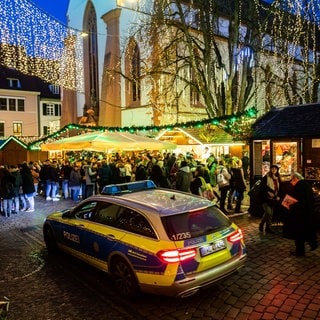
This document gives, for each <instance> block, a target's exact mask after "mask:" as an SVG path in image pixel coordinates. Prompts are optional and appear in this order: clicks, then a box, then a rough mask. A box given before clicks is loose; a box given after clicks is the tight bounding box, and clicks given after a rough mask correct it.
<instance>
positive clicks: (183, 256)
mask: <svg viewBox="0 0 320 320" xmlns="http://www.w3.org/2000/svg"><path fill="white" fill-rule="evenodd" d="M196 254H197V251H196V249H194V248H193V249H176V250H161V251H159V252H158V253H157V256H158V257H159V258H160V259H161V260H162V261H163V262H165V263H176V262H182V261H186V260H190V259H192V258H194V257H195V255H196Z"/></svg>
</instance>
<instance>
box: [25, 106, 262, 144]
mask: <svg viewBox="0 0 320 320" xmlns="http://www.w3.org/2000/svg"><path fill="white" fill-rule="evenodd" d="M256 116H257V110H256V108H255V107H253V108H251V109H249V110H246V111H245V112H243V113H240V112H239V113H236V114H233V115H229V116H221V117H215V118H213V119H203V120H200V121H189V122H184V123H175V124H171V125H163V126H137V127H135V126H132V127H104V126H86V125H80V124H75V123H71V124H68V125H66V126H64V127H63V128H62V129H60V130H58V131H56V132H54V133H52V134H50V135H47V136H45V137H43V138H41V139H39V140H36V141H34V142H32V143H30V144H29V145H28V149H29V150H40V149H41V147H40V145H41V144H43V143H46V142H48V141H54V140H57V138H58V137H60V136H61V135H63V134H64V133H66V132H68V131H70V130H73V129H76V130H83V131H91V132H92V131H101V132H104V131H110V132H130V133H136V132H139V131H154V132H159V131H161V130H172V129H173V128H177V127H179V128H182V129H187V128H202V127H203V126H205V125H208V124H212V125H216V126H220V127H222V128H223V129H224V130H225V131H226V132H229V133H231V134H234V135H236V136H241V135H242V134H243V133H242V132H241V130H240V129H239V128H235V127H234V125H235V124H239V123H240V120H241V119H242V120H246V119H251V120H253V119H255V118H256Z"/></svg>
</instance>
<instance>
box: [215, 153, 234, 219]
mask: <svg viewBox="0 0 320 320" xmlns="http://www.w3.org/2000/svg"><path fill="white" fill-rule="evenodd" d="M216 174H217V184H218V187H219V191H220V201H219V202H220V203H219V206H220V210H221V211H222V212H223V213H225V214H227V213H228V211H227V210H226V207H225V205H226V198H227V194H228V191H229V189H230V180H231V174H230V172H229V171H228V169H227V167H226V166H225V164H224V160H222V159H221V160H219V165H218V167H217V171H216Z"/></svg>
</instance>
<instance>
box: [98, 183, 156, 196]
mask: <svg viewBox="0 0 320 320" xmlns="http://www.w3.org/2000/svg"><path fill="white" fill-rule="evenodd" d="M155 188H156V185H155V184H154V182H153V181H152V180H141V181H134V182H129V183H120V184H109V185H107V186H105V187H104V188H103V190H102V194H107V195H116V194H121V193H128V192H135V191H141V190H148V189H155Z"/></svg>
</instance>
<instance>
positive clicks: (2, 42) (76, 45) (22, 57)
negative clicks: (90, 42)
mask: <svg viewBox="0 0 320 320" xmlns="http://www.w3.org/2000/svg"><path fill="white" fill-rule="evenodd" d="M57 5H58V4H57ZM0 16H1V19H0V58H1V64H2V65H4V66H6V67H9V68H14V69H17V70H19V71H21V72H23V73H25V74H28V75H32V76H37V77H39V78H41V79H43V80H44V81H47V82H49V83H51V84H56V85H59V86H62V87H64V88H67V89H72V90H77V91H80V92H82V91H83V88H84V84H83V78H84V77H83V41H82V36H83V33H82V32H81V31H79V30H75V29H72V28H68V27H67V26H65V25H63V24H62V23H61V22H59V21H58V20H56V19H54V18H53V17H52V16H50V15H49V14H47V13H46V12H44V11H43V10H41V9H40V8H38V7H37V6H35V5H34V4H33V3H32V2H29V1H26V0H25V1H21V0H0Z"/></svg>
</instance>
